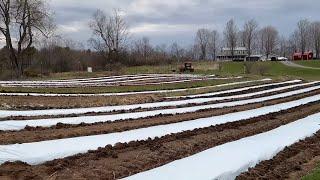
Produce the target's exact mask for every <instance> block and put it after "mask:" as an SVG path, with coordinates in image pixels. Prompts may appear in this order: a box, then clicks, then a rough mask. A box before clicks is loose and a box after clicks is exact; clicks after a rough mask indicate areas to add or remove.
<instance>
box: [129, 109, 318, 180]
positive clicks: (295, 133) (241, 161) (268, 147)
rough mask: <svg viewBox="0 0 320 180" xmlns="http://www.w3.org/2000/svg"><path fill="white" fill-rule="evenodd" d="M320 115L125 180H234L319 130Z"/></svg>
mask: <svg viewBox="0 0 320 180" xmlns="http://www.w3.org/2000/svg"><path fill="white" fill-rule="evenodd" d="M319 123H320V113H318V114H314V115H311V116H309V117H307V118H304V119H301V120H298V121H295V122H293V123H290V124H287V125H284V126H281V127H279V128H277V129H274V130H272V131H269V132H266V133H262V134H258V135H255V136H251V137H248V138H244V139H240V140H238V141H234V142H230V143H227V144H223V145H221V146H217V147H214V148H212V149H209V150H206V151H204V152H201V153H198V154H196V155H193V156H190V157H187V158H184V159H181V160H177V161H174V162H172V163H169V164H167V165H164V166H162V167H159V168H155V169H152V170H150V171H146V172H142V173H140V174H137V175H134V176H131V177H128V178H125V179H127V180H140V179H144V180H167V179H168V180H169V179H183V180H194V179H201V180H210V179H225V180H229V179H230V180H231V179H235V178H236V177H237V176H238V175H240V174H241V173H242V172H245V171H247V170H248V168H250V167H254V166H256V165H257V164H258V163H259V162H261V161H264V160H269V159H271V158H272V157H274V156H275V155H276V154H277V153H279V152H280V151H282V150H283V149H284V148H285V147H286V146H290V145H292V144H294V143H296V142H298V141H299V140H303V139H305V138H306V137H310V136H312V135H313V134H314V133H316V132H317V131H318V130H320V125H319Z"/></svg>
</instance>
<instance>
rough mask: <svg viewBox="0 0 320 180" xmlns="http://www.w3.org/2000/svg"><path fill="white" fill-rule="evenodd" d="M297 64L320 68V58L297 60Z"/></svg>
mask: <svg viewBox="0 0 320 180" xmlns="http://www.w3.org/2000/svg"><path fill="white" fill-rule="evenodd" d="M295 63H296V64H300V65H303V66H307V67H315V68H320V60H313V61H295Z"/></svg>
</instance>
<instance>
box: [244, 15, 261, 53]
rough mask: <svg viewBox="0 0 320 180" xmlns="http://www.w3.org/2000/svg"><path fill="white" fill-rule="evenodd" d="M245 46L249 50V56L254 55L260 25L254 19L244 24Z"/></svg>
mask: <svg viewBox="0 0 320 180" xmlns="http://www.w3.org/2000/svg"><path fill="white" fill-rule="evenodd" d="M243 29H244V30H243V36H244V46H245V47H246V48H247V49H248V55H249V56H251V54H252V47H253V43H254V39H255V38H256V37H257V30H258V23H257V22H256V21H255V20H254V19H252V20H249V21H247V22H246V23H245V24H244V28H243Z"/></svg>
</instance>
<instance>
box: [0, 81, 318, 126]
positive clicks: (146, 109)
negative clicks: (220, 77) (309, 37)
mask: <svg viewBox="0 0 320 180" xmlns="http://www.w3.org/2000/svg"><path fill="white" fill-rule="evenodd" d="M312 86H314V85H308V86H303V87H296V88H290V89H286V90H282V91H277V92H271V93H265V94H262V95H255V96H250V97H244V98H233V99H226V100H218V101H209V102H205V103H200V104H193V103H190V104H186V105H179V106H166V107H156V108H137V109H131V110H121V111H112V112H100V113H96V112H89V113H85V114H69V115H44V116H27V117H24V116H11V117H6V118H0V121H6V120H32V119H50V118H63V117H79V116H96V115H110V114H118V113H132V112H142V111H152V110H161V109H174V108H184V107H191V106H202V105H209V104H218V103H225V102H233V101H241V100H247V99H254V98H260V97H266V96H272V95H276V94H280V93H286V92H289V91H294V90H298V89H303V88H308V87H312ZM277 87H282V86H272V87H268V88H258V89H252V90H248V91H243V92H236V93H225V94H222V95H219V96H211V97H220V96H234V95H239V94H247V93H254V92H259V91H264V90H269V89H272V88H277ZM177 100H180V99H177ZM181 100H182V99H181ZM163 101H165V100H164V99H161V100H160V99H159V101H157V102H163Z"/></svg>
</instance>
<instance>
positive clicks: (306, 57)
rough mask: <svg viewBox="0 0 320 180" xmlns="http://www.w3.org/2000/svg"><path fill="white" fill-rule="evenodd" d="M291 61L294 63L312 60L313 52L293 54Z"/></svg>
mask: <svg viewBox="0 0 320 180" xmlns="http://www.w3.org/2000/svg"><path fill="white" fill-rule="evenodd" d="M292 59H293V60H295V61H299V60H312V59H313V52H312V51H308V52H304V53H301V52H296V53H294V54H293V57H292Z"/></svg>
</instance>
